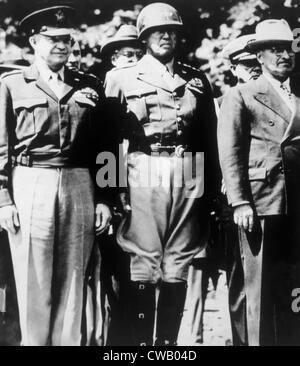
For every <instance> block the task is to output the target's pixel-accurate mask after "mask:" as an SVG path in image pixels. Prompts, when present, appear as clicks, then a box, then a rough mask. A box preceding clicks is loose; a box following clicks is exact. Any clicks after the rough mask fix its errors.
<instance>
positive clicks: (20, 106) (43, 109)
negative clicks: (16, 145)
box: [13, 98, 48, 140]
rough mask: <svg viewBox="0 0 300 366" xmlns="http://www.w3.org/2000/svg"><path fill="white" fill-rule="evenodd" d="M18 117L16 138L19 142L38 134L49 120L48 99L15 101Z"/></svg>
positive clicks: (14, 105)
mask: <svg viewBox="0 0 300 366" xmlns="http://www.w3.org/2000/svg"><path fill="white" fill-rule="evenodd" d="M13 108H14V110H15V113H16V116H17V125H16V136H17V138H18V139H19V140H22V138H24V137H28V136H31V135H34V134H36V133H38V132H39V131H40V130H41V128H42V126H43V125H44V124H45V122H46V121H47V119H48V101H47V99H46V98H28V99H19V100H14V101H13Z"/></svg>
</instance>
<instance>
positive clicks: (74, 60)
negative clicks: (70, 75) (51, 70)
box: [66, 36, 81, 71]
mask: <svg viewBox="0 0 300 366" xmlns="http://www.w3.org/2000/svg"><path fill="white" fill-rule="evenodd" d="M73 39H74V45H73V47H72V52H71V54H70V56H69V60H68V62H67V65H66V66H67V67H68V68H69V69H70V70H74V71H79V70H80V66H81V49H80V45H79V42H78V40H77V39H76V38H75V36H73Z"/></svg>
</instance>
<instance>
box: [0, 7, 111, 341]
mask: <svg viewBox="0 0 300 366" xmlns="http://www.w3.org/2000/svg"><path fill="white" fill-rule="evenodd" d="M73 16H74V9H73V8H72V7H69V6H54V7H50V8H46V9H39V10H37V11H35V12H33V13H31V14H29V15H28V16H26V17H25V18H24V19H23V20H22V22H21V26H22V27H23V30H24V31H26V32H27V34H28V35H30V38H29V41H30V44H31V46H32V47H33V49H34V54H35V62H34V65H32V66H31V67H29V68H27V69H25V70H24V71H13V72H11V73H8V74H6V75H4V76H2V79H1V96H0V101H1V102H0V103H1V108H0V109H1V112H0V186H1V190H0V225H1V226H2V227H3V228H4V229H5V230H7V231H8V233H9V240H10V247H11V253H12V260H13V267H14V274H15V280H16V286H17V297H18V305H19V312H20V325H21V333H22V344H23V345H43V346H44V345H56V346H58V345H80V341H81V320H82V306H83V284H84V275H85V270H86V266H87V262H88V259H89V256H90V252H91V248H92V245H93V242H94V235H95V233H97V234H100V233H101V232H103V231H104V230H105V229H106V228H107V226H108V224H109V221H110V217H111V213H110V209H109V207H108V206H107V205H106V204H105V203H104V202H103V201H104V199H105V198H104V197H103V196H101V194H102V191H100V190H99V189H97V187H95V185H94V182H93V180H92V174H94V173H95V166H94V164H95V162H96V156H97V153H98V151H99V148H100V146H99V144H100V141H101V136H102V135H103V134H104V129H105V126H104V125H103V124H102V123H101V119H100V116H102V115H101V114H100V113H101V112H102V109H101V108H102V106H103V100H104V99H103V93H102V91H101V87H100V84H99V82H98V80H97V79H96V78H93V77H89V76H85V75H83V74H81V73H78V72H72V71H70V70H68V69H67V68H65V64H66V63H67V60H68V57H69V55H70V52H71V46H72V37H71V31H72V29H71V24H70V23H71V22H72V19H73ZM100 101H101V103H100ZM103 117H105V116H103ZM105 139H107V137H106V136H105V137H104V140H105ZM95 202H96V203H97V204H96V205H95Z"/></svg>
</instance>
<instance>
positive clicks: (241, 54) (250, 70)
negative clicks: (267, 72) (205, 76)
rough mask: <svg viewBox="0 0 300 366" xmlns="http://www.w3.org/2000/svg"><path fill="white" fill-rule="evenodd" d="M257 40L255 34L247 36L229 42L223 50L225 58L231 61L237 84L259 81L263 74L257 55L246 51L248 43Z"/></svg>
mask: <svg viewBox="0 0 300 366" xmlns="http://www.w3.org/2000/svg"><path fill="white" fill-rule="evenodd" d="M254 38H255V35H254V34H247V35H245V36H241V37H238V38H235V39H234V40H233V41H231V42H229V43H228V44H227V45H226V46H225V47H224V50H223V56H224V57H225V58H228V59H229V62H230V69H231V72H232V73H233V75H234V76H235V77H236V79H237V83H246V82H247V81H249V80H252V79H257V78H258V77H259V75H260V74H261V67H260V65H259V63H258V61H257V59H256V55H255V54H251V53H249V52H247V51H246V50H245V47H246V46H247V43H248V42H249V41H251V40H253V39H254Z"/></svg>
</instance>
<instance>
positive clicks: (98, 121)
mask: <svg viewBox="0 0 300 366" xmlns="http://www.w3.org/2000/svg"><path fill="white" fill-rule="evenodd" d="M64 83H65V85H64V93H63V96H62V98H61V99H60V100H59V99H58V98H57V96H56V95H55V94H54V92H53V91H52V90H51V89H50V88H49V86H48V85H47V83H46V82H45V81H44V80H43V79H42V78H41V77H40V76H39V73H38V70H37V68H36V67H35V65H33V66H31V67H29V68H26V69H24V70H16V71H12V72H10V73H7V74H5V75H3V76H2V78H1V89H0V186H1V188H2V189H1V190H0V207H1V206H4V205H7V204H11V203H12V201H13V199H12V197H11V192H10V187H9V181H10V173H11V169H12V157H16V156H20V155H21V154H24V155H26V156H27V155H28V156H31V157H34V158H35V159H40V160H43V159H52V158H57V159H58V160H59V164H58V165H61V166H75V167H96V163H95V162H96V155H97V152H99V151H101V149H104V146H103V145H102V142H103V140H106V141H107V140H108V138H107V136H106V137H105V138H101V136H104V135H105V131H104V130H105V127H104V126H105V124H104V123H103V122H104V121H105V119H106V117H107V116H106V115H105V114H106V110H105V108H104V106H105V100H104V99H105V96H104V93H103V89H102V86H101V84H100V82H99V81H98V79H97V78H95V77H92V76H88V75H84V74H83V73H78V72H73V71H70V70H68V69H67V68H65V77H64ZM85 88H90V89H92V90H93V91H95V92H96V93H97V94H98V95H99V103H93V102H92V101H91V99H89V98H87V97H86V96H85V95H84V94H83V93H81V90H83V89H85ZM95 170H96V168H95Z"/></svg>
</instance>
